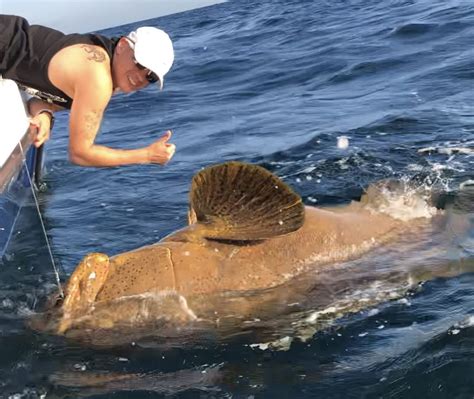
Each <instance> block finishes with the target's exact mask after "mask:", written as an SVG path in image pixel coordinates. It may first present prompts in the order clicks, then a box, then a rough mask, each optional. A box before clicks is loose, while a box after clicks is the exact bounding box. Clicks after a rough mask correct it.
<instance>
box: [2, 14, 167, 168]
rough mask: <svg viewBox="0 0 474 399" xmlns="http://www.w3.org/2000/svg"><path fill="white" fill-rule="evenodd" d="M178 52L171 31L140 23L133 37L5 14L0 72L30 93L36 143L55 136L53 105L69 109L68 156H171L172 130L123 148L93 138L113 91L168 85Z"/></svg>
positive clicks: (102, 162) (134, 159)
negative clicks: (67, 30) (70, 30)
mask: <svg viewBox="0 0 474 399" xmlns="http://www.w3.org/2000/svg"><path fill="white" fill-rule="evenodd" d="M173 60H174V52H173V45H172V43H171V40H170V38H169V36H168V35H167V34H166V33H165V32H163V31H162V30H160V29H157V28H154V27H142V28H138V29H137V30H136V31H134V32H131V33H130V34H129V35H128V36H127V37H121V38H112V39H111V38H107V37H105V36H102V35H96V34H70V35H65V34H63V33H61V32H59V31H56V30H54V29H50V28H47V27H44V26H40V25H31V26H30V25H29V23H28V22H27V21H26V20H25V19H24V18H22V17H17V16H11V15H0V75H1V76H2V77H3V78H6V79H12V80H14V81H15V82H16V83H17V84H18V86H19V87H20V88H21V89H23V90H25V91H26V92H27V93H28V94H30V95H32V96H33V97H32V99H30V101H29V102H28V110H29V113H30V115H31V117H32V118H31V124H32V125H33V126H34V127H35V128H36V129H37V134H36V139H35V141H34V145H35V146H37V147H39V146H41V145H42V144H43V143H44V142H45V141H46V140H48V138H49V134H50V130H51V128H52V124H53V122H54V116H53V112H55V111H58V110H61V109H70V119H69V158H70V160H71V161H72V162H73V163H76V164H78V165H82V166H96V167H101V166H118V165H126V164H143V163H157V164H166V163H167V162H168V161H169V160H170V159H171V158H172V156H173V154H174V152H175V149H176V148H175V145H174V144H171V143H168V141H169V139H170V137H171V132H170V131H168V132H166V133H165V134H164V135H163V136H162V137H161V138H160V139H159V140H157V141H156V142H154V143H152V144H151V145H149V146H147V147H144V148H138V149H132V150H120V149H114V148H110V147H106V146H102V145H97V144H95V138H96V136H97V133H98V131H99V128H100V124H101V121H102V117H103V114H104V111H105V108H106V107H107V105H108V103H109V101H110V99H111V97H112V95H113V94H114V93H116V92H118V91H122V92H125V93H130V92H133V91H137V90H140V89H142V88H144V87H146V86H148V85H149V84H151V83H155V82H156V83H158V84H159V86H160V88H162V87H163V79H164V76H165V74H166V73H167V72H168V71H169V69H170V68H171V65H172V64H173Z"/></svg>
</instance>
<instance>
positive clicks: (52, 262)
mask: <svg viewBox="0 0 474 399" xmlns="http://www.w3.org/2000/svg"><path fill="white" fill-rule="evenodd" d="M18 144H19V145H20V150H21V155H22V156H23V164H24V165H25V169H26V174H27V176H28V180H29V182H30V187H31V192H32V193H33V198H34V200H35V205H36V210H37V211H38V216H39V219H40V223H41V228H42V229H43V234H44V238H45V240H46V246H47V247H48V252H49V256H50V258H51V264H52V265H53V270H54V276H55V277H56V283H57V284H58V290H59V295H60V296H61V298H64V291H63V288H62V286H61V281H60V279H59V272H58V268H57V266H56V263H55V262H54V257H53V252H52V250H51V245H50V243H49V239H48V235H47V234H46V228H45V227H44V222H43V216H41V211H40V207H39V203H38V198H37V196H36V192H35V185H34V183H33V180H32V179H31V175H30V171H29V170H28V165H27V164H26V156H25V153H24V151H23V146H22V145H21V141H19V142H18Z"/></svg>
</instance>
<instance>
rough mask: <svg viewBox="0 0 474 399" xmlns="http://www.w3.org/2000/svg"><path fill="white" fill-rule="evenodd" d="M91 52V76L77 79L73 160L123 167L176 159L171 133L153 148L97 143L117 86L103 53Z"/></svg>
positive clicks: (88, 65) (72, 126)
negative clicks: (123, 148)
mask: <svg viewBox="0 0 474 399" xmlns="http://www.w3.org/2000/svg"><path fill="white" fill-rule="evenodd" d="M90 47H91V46H84V47H83V50H85V51H86V53H87V62H86V63H85V64H86V68H88V70H87V73H84V69H83V70H82V72H83V73H82V74H81V76H79V77H77V78H76V83H75V86H74V100H73V104H72V108H71V115H70V126H69V129H70V138H69V158H70V160H71V162H73V163H75V164H78V165H82V166H96V167H101V166H119V165H126V164H143V163H159V164H165V163H166V162H168V161H169V159H170V158H171V157H172V156H173V153H174V145H173V144H169V143H167V141H168V140H169V138H170V137H171V132H167V133H165V135H164V136H163V137H161V138H160V139H159V140H158V141H156V142H155V143H153V144H151V145H150V146H147V147H143V148H138V149H130V150H121V149H114V148H110V147H107V146H104V145H98V144H95V139H96V136H97V133H98V131H99V128H100V124H101V121H102V117H103V114H104V111H105V108H106V107H107V105H108V103H109V101H110V98H111V96H112V91H113V85H112V79H111V77H110V70H109V69H108V63H107V61H106V58H104V57H102V56H101V51H89V50H90Z"/></svg>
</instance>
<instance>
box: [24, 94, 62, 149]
mask: <svg viewBox="0 0 474 399" xmlns="http://www.w3.org/2000/svg"><path fill="white" fill-rule="evenodd" d="M27 105H28V114H29V115H30V133H31V134H33V135H34V139H33V144H34V145H35V147H39V146H41V145H42V144H43V143H44V142H45V141H47V140H48V139H49V136H50V134H51V129H52V127H53V126H52V117H51V115H50V114H49V113H47V112H41V111H44V110H49V111H51V112H55V111H59V110H61V109H62V108H61V107H59V106H57V105H54V104H49V103H47V102H45V101H42V100H40V99H38V98H35V97H33V98H30V99H29V100H28V104H27Z"/></svg>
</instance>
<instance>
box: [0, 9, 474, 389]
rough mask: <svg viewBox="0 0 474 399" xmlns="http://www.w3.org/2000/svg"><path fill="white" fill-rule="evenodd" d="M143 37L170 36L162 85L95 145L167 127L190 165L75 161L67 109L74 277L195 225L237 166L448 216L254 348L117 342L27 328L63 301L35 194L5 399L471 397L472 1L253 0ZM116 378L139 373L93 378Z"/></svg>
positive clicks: (13, 304) (62, 218) (25, 217)
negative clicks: (102, 256)
mask: <svg viewBox="0 0 474 399" xmlns="http://www.w3.org/2000/svg"><path fill="white" fill-rule="evenodd" d="M143 24H144V23H137V24H131V25H127V26H120V27H115V28H113V29H109V30H107V31H104V33H106V34H110V35H120V34H126V33H128V32H129V31H130V30H132V29H133V28H135V27H137V26H140V25H143ZM146 24H148V25H154V26H160V27H162V28H164V29H165V30H167V31H168V32H169V33H170V35H171V37H172V38H173V40H174V43H175V51H176V62H175V65H174V66H173V69H172V70H171V72H170V73H169V74H168V76H167V77H166V80H165V90H164V91H163V92H157V91H156V89H154V88H147V89H145V90H143V91H141V92H139V93H134V94H132V95H128V96H125V95H117V96H116V97H115V98H114V99H113V101H112V103H111V104H110V106H109V108H108V110H107V113H106V116H105V119H104V122H103V125H102V130H101V134H100V136H99V139H98V140H99V142H100V143H103V144H106V145H110V146H113V147H119V148H134V147H137V146H143V145H146V144H148V143H150V142H152V141H153V139H154V138H157V137H159V136H160V135H161V134H162V132H164V131H165V130H167V129H172V130H173V139H172V142H174V143H175V144H176V145H177V152H176V155H175V157H174V158H173V160H172V161H171V162H170V163H169V164H168V165H167V166H165V167H161V166H156V165H142V166H128V167H122V168H112V169H87V168H80V167H77V166H74V165H71V164H70V163H69V162H68V160H67V114H65V115H60V116H58V118H57V122H56V127H55V129H54V132H53V137H52V139H51V140H50V142H48V144H47V161H46V171H47V173H46V175H45V178H44V187H43V191H42V192H41V193H40V195H39V202H40V207H41V211H42V215H43V217H44V220H45V226H46V231H47V234H48V237H49V239H50V242H51V245H52V251H53V254H54V259H55V261H56V262H57V264H58V267H59V268H60V273H61V278H62V279H63V280H64V279H66V278H67V275H69V274H70V273H71V272H72V271H73V270H74V267H75V265H76V264H77V263H78V262H79V260H80V259H81V258H82V257H83V256H84V255H85V254H87V253H89V252H93V251H98V252H105V253H107V254H110V255H114V254H117V253H119V252H123V251H127V250H131V249H134V248H136V247H139V246H142V245H146V244H150V243H153V242H156V241H158V240H159V239H160V238H162V237H164V236H165V235H167V234H169V233H170V232H172V231H174V230H175V229H177V228H180V227H182V226H184V225H185V224H186V210H187V195H188V188H189V183H190V180H191V178H192V176H193V174H194V173H196V172H197V171H198V170H200V169H201V168H202V167H204V166H206V165H209V164H214V163H218V162H222V161H226V160H241V161H246V162H251V163H255V164H258V165H262V166H264V167H266V168H268V169H269V170H271V171H273V172H274V173H276V174H277V175H279V176H280V177H281V178H282V179H283V180H284V181H285V182H286V183H288V184H289V185H291V186H292V187H293V188H294V189H295V190H296V191H297V192H298V193H299V194H301V196H302V197H303V200H304V202H305V203H306V204H307V205H315V206H330V205H339V204H341V205H343V204H347V203H349V202H350V201H351V200H354V199H358V198H359V197H360V196H361V195H362V194H363V193H364V190H366V189H367V187H369V186H370V185H371V184H373V183H375V182H377V181H379V180H383V179H391V180H395V181H399V182H406V183H408V184H410V185H411V186H414V187H417V188H418V189H419V188H422V189H423V190H425V191H428V192H429V193H430V197H431V198H432V201H433V205H434V206H436V207H438V208H439V209H440V211H439V212H438V214H437V215H436V216H433V217H432V218H431V219H427V220H426V222H425V228H424V229H421V230H420V231H418V230H416V228H415V227H414V235H409V236H407V237H406V238H405V242H403V240H402V242H400V243H398V245H395V246H388V247H386V248H380V249H378V250H376V251H373V252H371V253H368V254H366V255H364V256H363V257H362V258H361V259H357V260H354V261H351V262H348V263H347V264H343V265H339V269H338V271H337V273H338V276H339V277H337V278H334V279H333V280H337V282H338V283H337V284H336V285H334V281H329V280H324V279H321V280H318V277H317V276H314V279H315V281H317V284H316V283H315V285H314V287H312V289H311V290H310V291H308V292H305V293H304V295H306V296H307V297H308V298H309V299H308V302H309V304H310V306H308V307H306V308H305V309H304V311H298V312H294V314H292V313H291V312H290V314H285V316H282V317H281V318H276V319H275V320H270V321H267V322H266V324H265V326H262V325H260V324H259V323H258V321H254V323H253V324H252V325H251V326H250V327H246V329H247V330H248V331H250V333H249V334H248V335H246V336H245V335H244V336H239V335H238V334H237V336H236V337H234V339H227V340H226V341H225V342H215V343H209V344H207V345H184V344H183V345H182V346H180V345H176V344H174V345H172V344H171V343H170V345H169V347H166V346H163V345H160V346H158V345H153V343H148V344H146V345H145V344H136V343H130V345H125V346H120V347H116V348H108V349H104V348H90V347H84V346H81V345H79V344H77V343H75V342H71V341H67V340H65V339H63V338H61V337H53V336H48V335H45V334H40V333H36V332H33V331H31V330H30V329H29V328H28V327H27V326H26V325H25V320H26V319H27V318H28V317H29V316H30V315H31V314H32V313H33V312H36V311H38V310H39V306H40V304H41V302H42V301H43V300H44V298H45V297H46V295H47V294H48V293H49V292H51V291H54V289H55V278H54V274H53V269H52V265H51V260H50V258H49V255H48V250H47V247H46V241H45V238H44V236H43V233H42V230H41V225H40V223H39V219H38V216H37V213H36V209H35V206H34V203H33V200H31V201H30V204H29V206H27V207H25V209H24V210H23V212H22V214H21V218H20V221H19V224H18V226H17V230H16V231H15V237H14V240H13V242H12V244H11V246H10V248H9V250H8V252H7V255H6V256H5V257H4V258H3V259H2V260H1V262H0V348H1V350H0V353H1V356H0V397H2V398H3V397H5V398H9V397H11V398H40V397H47V398H56V397H70V398H76V397H90V398H99V397H100V398H105V397H114V398H115V397H117V398H148V397H169V396H171V397H176V398H196V397H199V398H289V397H294V398H420V397H423V398H473V397H474V383H473V382H472V376H473V375H474V273H473V272H474V205H473V203H474V202H473V200H474V171H473V167H474V50H473V43H474V3H473V2H472V0H377V1H373V0H365V1H362V0H345V1H342V0H334V1H325V0H321V1H304V0H299V1H288V0H285V1H281V0H271V1H270V0H261V1H245V0H240V1H229V2H227V3H223V4H218V5H215V6H211V7H207V8H203V9H197V10H193V11H188V12H185V13H180V14H175V15H171V16H167V17H163V18H157V19H151V20H149V21H146ZM394 206H395V207H396V208H397V207H398V210H400V206H399V205H397V204H395V205H394ZM413 223H415V222H413ZM414 226H415V225H414ZM392 272H393V273H400V274H402V275H403V276H405V277H406V278H407V279H408V280H409V277H411V278H412V279H413V278H416V281H415V283H414V284H411V285H410V284H408V283H407V282H405V283H404V284H401V280H400V279H395V280H394V281H395V283H394V284H390V281H392V280H390V277H391V276H392V275H391V273H392ZM334 273H336V272H334ZM310 277H311V276H309V277H308V278H310ZM412 283H413V281H412ZM356 305H357V306H356ZM359 305H360V306H359ZM345 310H348V311H347V312H346V311H345ZM260 330H269V331H271V334H270V336H269V335H268V334H267V335H265V334H264V335H259V333H258V331H260ZM269 337H270V338H271V339H270V338H269ZM104 373H106V374H107V375H109V376H111V375H117V376H119V375H120V376H122V377H123V376H126V378H122V379H120V380H119V379H114V380H113V381H111V382H108V383H105V382H102V383H100V384H95V383H94V381H95V379H94V378H98V377H97V376H98V375H103V374H104Z"/></svg>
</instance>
